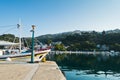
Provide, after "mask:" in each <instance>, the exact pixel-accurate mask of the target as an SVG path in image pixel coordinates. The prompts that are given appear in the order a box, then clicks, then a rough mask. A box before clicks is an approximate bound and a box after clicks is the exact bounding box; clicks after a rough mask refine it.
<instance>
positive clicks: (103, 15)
mask: <svg viewBox="0 0 120 80" xmlns="http://www.w3.org/2000/svg"><path fill="white" fill-rule="evenodd" d="M19 20H21V30H22V31H21V33H22V34H21V35H22V36H23V37H30V36H31V32H30V30H31V29H32V28H31V25H35V26H36V28H35V36H40V35H45V34H55V33H62V32H67V31H74V30H81V31H91V30H95V31H103V30H113V29H120V0H0V35H2V34H7V33H12V34H15V35H16V36H18V35H19V30H18V29H17V24H18V23H19Z"/></svg>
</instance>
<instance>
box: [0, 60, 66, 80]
mask: <svg viewBox="0 0 120 80" xmlns="http://www.w3.org/2000/svg"><path fill="white" fill-rule="evenodd" d="M0 80H66V78H65V76H64V75H63V74H62V72H61V71H60V69H59V67H58V66H57V64H56V63H55V62H53V61H47V62H44V63H43V62H40V63H34V64H30V63H25V62H19V63H18V62H5V61H0Z"/></svg>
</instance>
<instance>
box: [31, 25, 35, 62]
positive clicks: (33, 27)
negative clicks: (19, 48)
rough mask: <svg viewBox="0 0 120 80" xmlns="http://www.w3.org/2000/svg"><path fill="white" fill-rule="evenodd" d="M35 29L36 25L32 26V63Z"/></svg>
mask: <svg viewBox="0 0 120 80" xmlns="http://www.w3.org/2000/svg"><path fill="white" fill-rule="evenodd" d="M34 29H35V25H32V30H31V31H32V54H31V63H34Z"/></svg>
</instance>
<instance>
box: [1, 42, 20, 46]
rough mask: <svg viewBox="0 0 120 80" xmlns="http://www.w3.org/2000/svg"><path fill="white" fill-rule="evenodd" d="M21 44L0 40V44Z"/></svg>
mask: <svg viewBox="0 0 120 80" xmlns="http://www.w3.org/2000/svg"><path fill="white" fill-rule="evenodd" d="M10 45H19V43H13V42H8V41H0V46H10Z"/></svg>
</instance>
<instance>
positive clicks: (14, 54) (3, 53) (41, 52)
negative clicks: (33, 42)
mask: <svg viewBox="0 0 120 80" xmlns="http://www.w3.org/2000/svg"><path fill="white" fill-rule="evenodd" d="M13 45H14V46H16V45H19V43H12V42H7V41H0V46H13ZM49 52H50V49H47V48H46V49H38V50H34V56H35V58H36V59H37V60H39V61H41V60H42V59H43V58H44V57H45V56H46V55H47V54H48V53H49ZM31 53H32V52H31V51H30V50H27V51H25V52H21V53H19V50H17V49H1V50H0V59H7V58H19V57H27V58H28V57H30V56H31Z"/></svg>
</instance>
